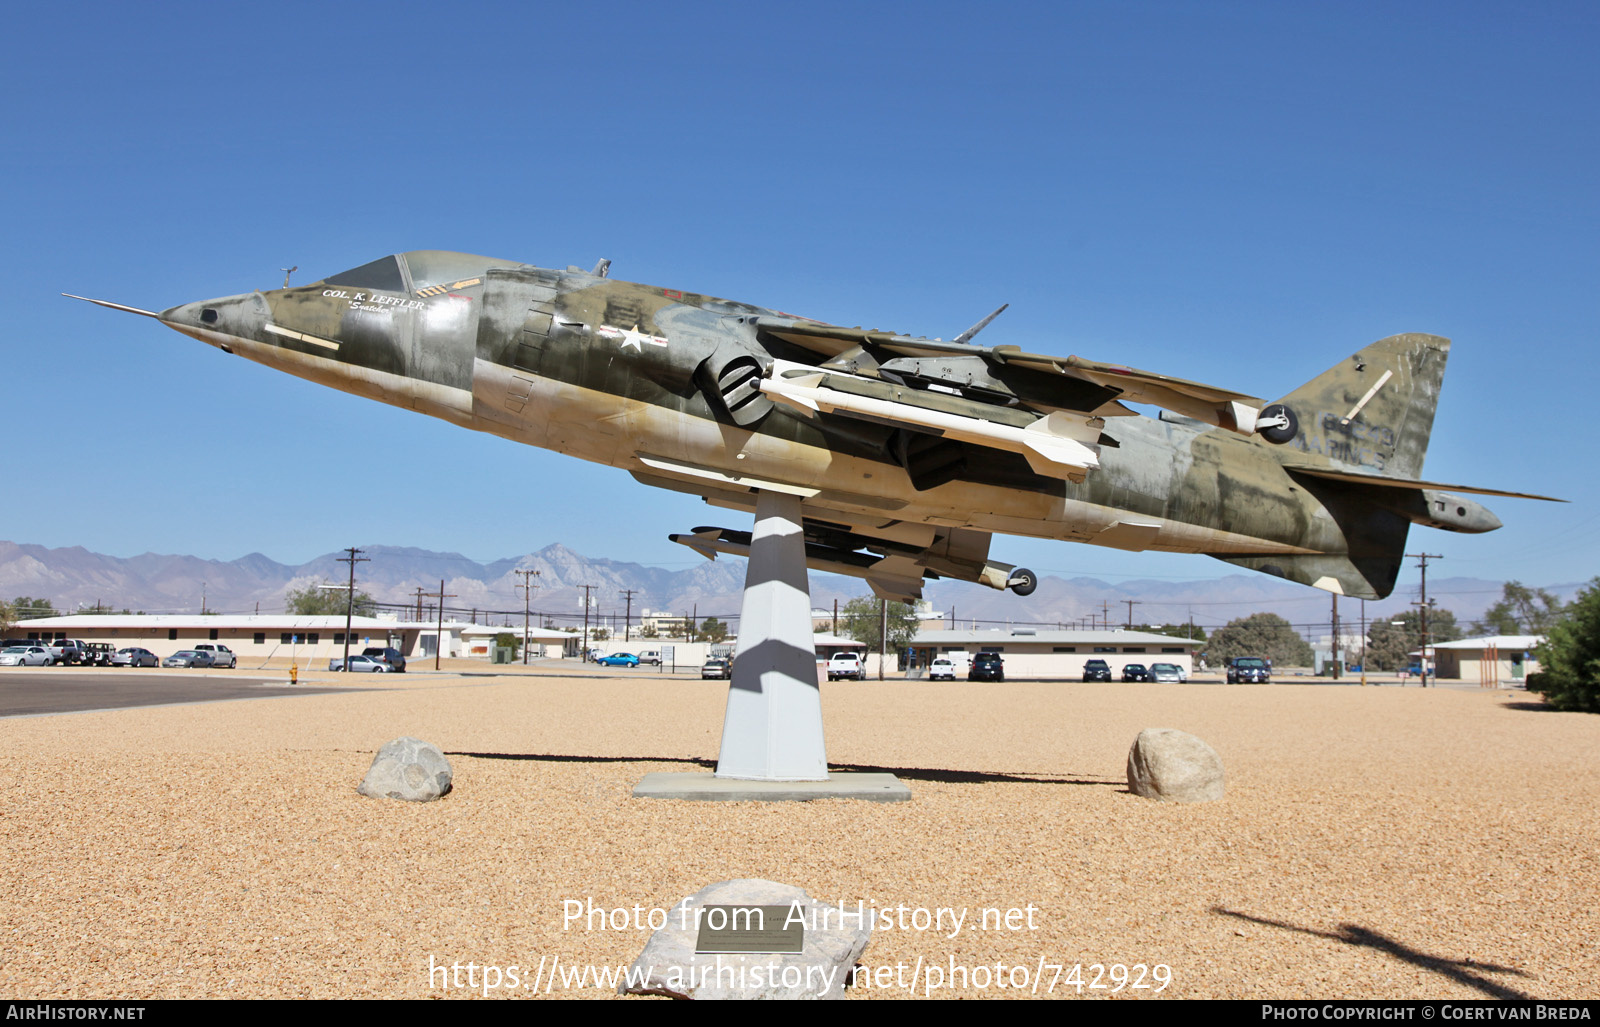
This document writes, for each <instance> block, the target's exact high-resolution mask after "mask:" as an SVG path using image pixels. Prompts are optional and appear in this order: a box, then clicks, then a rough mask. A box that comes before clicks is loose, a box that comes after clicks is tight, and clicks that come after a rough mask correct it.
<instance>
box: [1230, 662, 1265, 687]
mask: <svg viewBox="0 0 1600 1027" xmlns="http://www.w3.org/2000/svg"><path fill="white" fill-rule="evenodd" d="M1271 681H1272V668H1271V667H1269V666H1267V661H1266V660H1263V659H1262V658H1261V657H1259V656H1236V657H1234V658H1233V659H1231V660H1229V661H1228V684H1230V685H1237V684H1243V683H1245V682H1249V683H1251V684H1257V685H1265V684H1270V683H1271Z"/></svg>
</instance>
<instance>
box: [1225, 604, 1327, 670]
mask: <svg viewBox="0 0 1600 1027" xmlns="http://www.w3.org/2000/svg"><path fill="white" fill-rule="evenodd" d="M1206 656H1207V657H1208V658H1210V660H1211V662H1213V663H1221V662H1222V661H1223V660H1228V659H1232V658H1234V657H1236V656H1259V657H1261V658H1262V659H1264V660H1269V661H1271V663H1272V665H1273V666H1275V667H1309V666H1311V646H1310V645H1309V644H1307V642H1306V640H1305V639H1303V638H1301V637H1300V634H1299V632H1297V631H1295V629H1294V625H1292V624H1290V623H1289V622H1288V621H1286V620H1284V619H1283V618H1282V617H1280V616H1278V615H1277V614H1275V613H1252V614H1251V615H1250V616H1248V617H1241V618H1240V619H1238V620H1234V621H1229V622H1228V623H1227V624H1226V625H1225V626H1223V627H1220V628H1218V629H1217V630H1216V631H1215V632H1214V633H1212V635H1211V641H1210V643H1209V644H1208V645H1207V646H1206Z"/></svg>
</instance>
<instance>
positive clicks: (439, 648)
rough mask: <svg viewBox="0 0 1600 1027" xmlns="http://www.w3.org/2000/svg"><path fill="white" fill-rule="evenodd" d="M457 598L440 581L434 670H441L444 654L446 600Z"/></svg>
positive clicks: (440, 580) (434, 637) (442, 580)
mask: <svg viewBox="0 0 1600 1027" xmlns="http://www.w3.org/2000/svg"><path fill="white" fill-rule="evenodd" d="M455 597H456V594H455V593H454V592H451V593H450V594H449V595H445V592H444V579H443V578H440V579H439V629H438V634H436V635H434V636H433V669H434V670H438V669H439V654H440V653H442V652H444V601H445V600H446V599H454V598H455ZM344 637H345V638H349V637H350V636H349V635H346V636H344Z"/></svg>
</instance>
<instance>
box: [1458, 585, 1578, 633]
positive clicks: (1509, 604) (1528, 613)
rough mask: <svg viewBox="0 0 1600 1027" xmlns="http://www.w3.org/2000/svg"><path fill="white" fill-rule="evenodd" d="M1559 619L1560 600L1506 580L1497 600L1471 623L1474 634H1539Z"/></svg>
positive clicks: (1547, 592) (1544, 592)
mask: <svg viewBox="0 0 1600 1027" xmlns="http://www.w3.org/2000/svg"><path fill="white" fill-rule="evenodd" d="M1560 616H1561V600H1559V599H1557V598H1556V597H1555V594H1554V593H1552V592H1549V591H1546V590H1545V589H1542V588H1529V587H1528V586H1526V585H1524V584H1523V583H1522V582H1520V581H1508V582H1506V583H1505V585H1504V586H1502V587H1501V589H1500V601H1499V602H1498V603H1495V604H1494V605H1493V606H1491V607H1489V608H1488V609H1487V610H1485V611H1484V613H1483V619H1482V620H1480V621H1474V622H1473V624H1472V633H1473V634H1475V635H1543V634H1546V633H1547V632H1548V631H1549V630H1550V626H1551V625H1552V624H1554V623H1555V622H1556V619H1557V618H1558V617H1560Z"/></svg>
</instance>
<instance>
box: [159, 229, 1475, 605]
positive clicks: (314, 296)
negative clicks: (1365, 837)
mask: <svg viewBox="0 0 1600 1027" xmlns="http://www.w3.org/2000/svg"><path fill="white" fill-rule="evenodd" d="M159 316H160V318H161V319H162V320H163V321H164V322H165V323H167V324H168V325H170V326H171V327H173V328H176V329H178V330H179V331H182V332H184V333H186V334H189V335H191V336H194V337H195V338H198V339H200V340H202V341H205V342H207V343H210V344H212V345H215V346H218V347H220V348H222V349H224V350H226V351H228V352H231V353H235V354H238V355H240V356H243V357H246V358H248V359H250V360H254V361H257V362H259V363H263V364H267V365H269V366H272V367H275V368H278V369H280V370H283V371H287V372H289V373H291V374H295V375H298V376H300V377H303V378H308V379H310V380H313V381H316V382H320V383H322V384H325V385H328V386H330V387H333V388H337V389H342V390H344V391H348V392H353V393H357V394H359V395H363V396H367V397H370V398H372V399H376V400H381V401H382V402H385V403H390V404H394V405H396V406H401V407H406V408H408V409H414V410H417V411H420V412H422V413H426V414H430V415H433V416H435V417H441V418H444V419H445V420H448V421H452V422H454V423H456V424H459V425H462V426H463V427H467V428H471V429H474V430H477V431H487V432H492V433H494V434H497V435H500V436H503V437H505V438H508V439H513V440H515V441H518V442H523V443H527V444H528V445H533V446H539V447H543V448H546V449H552V450H556V451H558V452H561V453H566V454H568V455H571V456H576V457H580V458H582V459H585V460H591V461H595V462H598V463H603V464H608V465H611V466H614V467H620V468H623V469H625V470H628V471H630V472H632V473H633V474H634V475H635V476H636V477H638V478H639V479H640V480H641V481H644V482H647V483H649V484H652V485H658V486H664V487H668V488H674V489H678V490H680V491H684V492H689V493H695V494H699V495H703V496H706V497H707V498H708V499H709V500H710V501H711V502H713V503H716V504H719V505H726V506H731V507H740V508H750V507H753V504H754V498H753V496H754V490H756V489H760V488H778V489H781V490H785V491H790V492H794V493H797V494H800V495H803V496H804V497H805V510H806V516H807V517H808V518H811V517H817V518H819V519H821V520H824V521H828V522H831V523H837V524H841V525H848V526H850V527H851V528H852V529H854V530H857V531H860V532H862V533H863V534H864V535H866V536H868V537H875V538H883V539H888V540H895V541H897V542H898V543H900V544H902V545H905V546H916V545H918V544H924V543H926V542H928V541H929V540H931V539H932V538H933V537H934V534H933V533H934V532H936V531H937V530H938V529H970V530H972V531H976V532H984V533H997V534H1014V535H1027V536H1034V537H1039V538H1051V539H1064V540H1071V541H1078V542H1089V543H1095V544H1100V545H1109V546H1113V547H1117V548H1123V549H1130V550H1140V549H1152V550H1164V551H1169V552H1187V553H1206V554H1211V555H1215V556H1218V557H1220V558H1224V559H1231V560H1233V561H1235V562H1239V563H1242V564H1244V565H1246V566H1252V567H1255V568H1256V569H1260V570H1265V571H1267V572H1269V573H1277V574H1280V575H1282V576H1285V577H1291V578H1294V579H1295V580H1304V581H1306V582H1307V583H1314V584H1319V585H1320V586H1322V587H1330V588H1333V589H1334V590H1337V591H1343V592H1346V593H1348V594H1353V595H1376V594H1378V593H1380V592H1381V593H1384V594H1386V593H1387V591H1388V587H1389V586H1391V585H1392V583H1393V580H1394V574H1395V572H1396V570H1397V569H1398V557H1399V553H1398V550H1397V548H1396V546H1395V536H1396V534H1397V533H1398V537H1399V540H1400V543H1401V547H1402V548H1403V542H1404V538H1405V532H1406V529H1407V527H1408V526H1409V524H1410V523H1412V522H1416V521H1419V520H1425V519H1427V518H1428V517H1430V516H1433V515H1431V514H1430V513H1429V512H1428V510H1427V509H1426V508H1425V506H1426V504H1425V503H1423V500H1422V499H1421V498H1419V497H1418V496H1415V495H1413V494H1411V493H1407V494H1405V495H1403V496H1401V497H1400V498H1398V499H1396V498H1394V497H1393V496H1390V495H1388V494H1386V493H1385V491H1384V490H1376V491H1374V490H1370V489H1365V488H1363V487H1362V486H1361V485H1359V484H1354V485H1353V484H1348V483H1339V482H1333V481H1328V480H1324V479H1318V478H1314V477H1306V476H1304V475H1302V474H1298V473H1295V470H1294V466H1295V465H1297V464H1299V465H1304V466H1313V465H1314V466H1317V467H1325V468H1326V467H1332V468H1335V469H1347V470H1355V471H1357V472H1360V473H1379V474H1382V473H1386V465H1389V464H1392V463H1394V462H1395V461H1397V460H1399V461H1401V462H1403V463H1405V464H1406V467H1405V469H1404V473H1406V474H1409V475H1413V476H1414V475H1415V474H1416V473H1417V472H1418V471H1420V467H1421V450H1422V449H1425V447H1426V445H1427V431H1428V425H1429V424H1431V418H1432V402H1433V398H1434V397H1433V396H1432V395H1429V396H1427V397H1426V400H1427V411H1426V415H1427V416H1426V418H1425V422H1426V423H1423V424H1421V425H1420V432H1419V431H1417V430H1415V428H1416V427H1417V426H1413V430H1411V431H1405V430H1401V428H1403V425H1402V426H1401V428H1397V427H1395V426H1394V425H1390V424H1380V423H1368V421H1367V420H1363V419H1361V418H1359V417H1358V418H1356V419H1355V421H1356V425H1355V428H1352V427H1351V425H1350V423H1348V421H1349V419H1345V420H1346V422H1347V423H1344V424H1342V425H1341V424H1340V423H1339V422H1340V420H1341V418H1342V417H1343V415H1344V414H1345V413H1346V412H1347V411H1348V410H1349V409H1350V408H1351V407H1352V405H1353V404H1355V403H1356V402H1357V401H1358V400H1359V399H1360V397H1361V395H1362V394H1363V392H1365V391H1366V390H1367V389H1368V388H1370V386H1369V384H1368V379H1367V378H1366V377H1363V376H1364V375H1366V369H1365V367H1364V366H1363V367H1361V369H1360V370H1359V371H1358V370H1350V371H1349V372H1348V373H1338V374H1336V373H1335V372H1340V368H1335V369H1334V370H1333V371H1330V372H1329V373H1328V375H1324V376H1323V377H1322V378H1319V379H1317V380H1316V381H1315V382H1313V383H1311V384H1310V385H1308V386H1306V387H1305V389H1302V390H1301V392H1300V393H1295V394H1293V396H1292V397H1291V398H1294V397H1298V399H1296V400H1295V403H1296V406H1297V411H1296V413H1297V414H1298V432H1297V433H1296V435H1295V437H1294V439H1293V440H1292V441H1291V443H1290V444H1289V445H1279V446H1275V445H1272V444H1270V443H1268V442H1266V441H1264V440H1263V439H1261V438H1260V437H1257V436H1247V435H1241V434H1237V433H1235V432H1230V431H1226V430H1222V429H1220V428H1214V427H1211V426H1209V425H1205V424H1202V423H1199V422H1196V421H1190V420H1188V419H1186V418H1181V417H1173V416H1171V415H1165V416H1163V417H1162V418H1159V419H1156V418H1149V417H1143V416H1110V417H1108V418H1107V419H1106V420H1105V422H1104V427H1103V428H1102V429H1101V435H1100V438H1099V440H1098V453H1099V466H1098V468H1097V469H1094V470H1092V471H1090V472H1088V473H1087V474H1085V475H1082V476H1081V477H1082V480H1081V481H1073V480H1069V479H1066V478H1061V477H1050V476H1045V475H1041V474H1039V473H1037V472H1036V471H1035V469H1034V468H1033V467H1031V466H1030V464H1029V462H1028V461H1027V460H1025V459H1024V458H1023V457H1022V456H1020V455H1018V454H1017V453H1015V452H1004V451H1000V450H996V449H992V448H985V447H983V446H979V445H973V444H970V443H963V442H952V441H950V440H949V439H947V438H941V437H939V435H938V433H937V432H934V433H928V432H925V431H917V430H913V429H909V428H907V427H906V426H905V425H903V424H897V423H894V422H892V421H884V420H882V419H874V418H872V417H843V416H838V415H833V414H826V413H821V414H819V413H808V412H806V411H803V410H797V409H794V408H792V407H791V406H788V405H785V404H783V403H773V402H772V401H771V399H770V398H768V397H767V396H766V395H765V394H763V393H762V392H761V390H760V389H759V388H758V377H759V375H760V374H762V373H764V372H765V371H766V370H767V369H768V368H769V367H770V365H771V364H772V362H773V361H774V360H782V361H794V362H797V363H800V364H807V365H814V364H818V363H820V362H821V358H820V357H819V355H818V354H817V353H816V352H814V351H811V350H808V349H807V348H805V347H804V346H800V345H796V344H795V343H794V342H792V341H789V339H788V338H786V337H785V336H784V335H783V334H781V333H777V332H774V331H773V330H771V325H773V324H774V323H783V322H785V321H786V320H787V321H788V322H790V323H794V324H799V325H819V324H820V323H819V322H808V321H806V320H805V319H795V318H793V317H792V315H786V314H783V313H781V312H779V311H774V310H767V309H764V308H760V307H754V306H750V305H747V304H742V303H736V302H730V301H727V300H721V299H716V298H714V297H710V296H704V295H699V294H695V293H688V292H679V291H676V290H672V289H664V288H658V287H654V286H647V285H640V284H635V283H630V282H623V281H615V280H611V279H609V278H604V277H598V276H596V275H594V274H591V273H587V272H583V271H580V270H576V269H568V270H566V271H552V270H546V269H541V268H536V267H532V266H529V265H521V264H516V263H514V262H507V261H496V260H492V259H489V258H484V257H473V256H469V255H465V254H452V253H443V252H438V251H418V252H415V253H410V254H403V255H400V256H399V257H398V258H396V257H389V258H383V259H382V260H379V261H375V262H373V263H372V264H368V265H364V266H363V267H361V268H356V269H354V270H352V271H349V272H345V273H344V274H342V275H335V276H333V277H332V278H329V279H326V280H324V281H322V282H318V283H316V284H314V285H308V286H300V287H294V288H286V289H281V290H273V291H270V292H255V293H249V294H245V295H240V296H232V297H226V298H222V299H216V300H207V301H203V302H199V303H191V304H186V305H183V306H179V307H174V308H172V309H170V310H167V311H164V312H162V313H161V314H160V315H159ZM1385 344H1390V345H1389V350H1393V351H1394V360H1392V361H1390V363H1389V365H1387V366H1390V367H1391V368H1393V367H1401V368H1403V369H1406V371H1405V373H1411V374H1413V376H1414V377H1415V378H1416V379H1417V380H1418V381H1419V382H1422V381H1425V380H1431V381H1433V382H1434V386H1433V391H1434V392H1435V393H1436V391H1437V374H1436V373H1435V371H1437V372H1438V373H1442V368H1443V360H1444V354H1445V352H1446V351H1447V348H1448V342H1446V341H1445V340H1442V339H1437V338H1435V337H1433V336H1425V335H1417V336H1396V337H1393V338H1392V339H1389V340H1384V342H1383V343H1378V344H1374V347H1368V349H1367V350H1363V351H1362V354H1367V353H1369V352H1370V351H1374V350H1375V348H1376V347H1379V346H1384V345H1385ZM947 348H948V344H947ZM1385 352H1386V353H1387V352H1388V351H1387V350H1386V351H1385ZM1360 357H1361V354H1358V355H1357V357H1356V358H1352V360H1354V361H1355V364H1356V365H1358V366H1359V365H1361V360H1360V359H1359V358H1360ZM975 360H976V358H974V357H965V356H962V355H961V354H960V353H954V354H952V355H949V356H948V357H944V356H939V357H933V358H928V359H924V360H920V361H919V362H918V363H917V365H916V366H915V367H910V366H908V365H905V364H904V362H902V366H900V367H899V370H898V371H896V372H894V373H887V374H885V373H882V372H881V371H880V372H879V373H877V374H873V373H866V374H863V375H860V376H852V375H839V376H838V380H839V382H841V383H842V384H840V385H839V386H838V387H840V388H843V389H847V390H848V389H855V390H858V391H860V392H862V393H863V394H867V393H871V394H872V395H874V396H880V397H881V398H883V399H884V400H885V401H886V402H890V401H906V400H910V401H914V402H915V403H917V404H920V405H921V406H922V407H925V408H928V409H944V408H949V409H950V410H952V411H956V412H958V413H964V412H970V411H971V410H972V409H973V406H974V402H981V404H982V406H981V410H982V415H983V418H986V419H988V420H990V421H992V422H994V423H996V424H1000V425H1011V426H1015V427H1018V428H1021V427H1023V426H1025V425H1027V424H1028V423H1029V422H1030V421H1032V420H1034V419H1036V418H1038V417H1039V416H1040V415H1039V413H1038V412H1037V410H1038V407H1037V404H1035V406H1034V407H1033V408H1032V409H1029V408H1027V406H1026V404H1024V403H1021V402H1019V401H1018V399H1017V396H1016V395H1008V394H1007V392H1008V390H1012V389H1013V386H1014V385H1015V383H1014V382H1012V380H1011V379H1005V380H1001V379H1000V377H999V376H998V372H996V373H995V374H994V375H990V374H989V373H988V372H986V371H985V370H984V366H983V365H982V363H981V362H977V363H974V361H975ZM1434 364H1437V368H1436V369H1435V368H1434V366H1433V365H1434ZM924 365H927V366H924ZM934 365H937V366H934ZM1392 373H1393V372H1392V370H1391V375H1392ZM1324 379H1327V380H1326V381H1324ZM1388 380H1389V379H1387V378H1386V379H1385V382H1387V381H1388ZM930 382H931V383H933V388H931V389H930V388H929V387H928V386H929V383H930ZM730 383H732V384H730ZM1318 383H1321V384H1320V385H1319V384H1318ZM1024 385H1025V386H1026V388H1034V386H1032V385H1028V384H1027V383H1024ZM1313 386H1315V387H1316V388H1313ZM1055 387H1056V388H1058V389H1059V390H1060V398H1059V405H1060V406H1061V407H1062V408H1066V409H1072V410H1082V411H1093V410H1095V409H1096V408H1102V407H1104V406H1105V405H1106V404H1112V403H1113V402H1114V400H1115V398H1116V392H1115V390H1114V389H1106V388H1102V387H1100V386H1097V385H1093V384H1090V383H1087V382H1082V381H1077V380H1070V379H1069V380H1064V381H1061V382H1060V383H1059V385H1057V386H1055ZM1408 388H1411V386H1408ZM1307 390H1310V391H1309V392H1308V391H1307ZM1015 391H1016V392H1018V393H1022V392H1023V391H1024V389H1022V388H1020V387H1019V388H1017V389H1016V390H1015ZM1414 391H1415V389H1414V388H1413V389H1411V391H1409V392H1407V393H1406V396H1407V397H1410V396H1411V395H1412V392H1414ZM735 392H738V393H739V394H738V395H734V393H735ZM1389 392H1390V394H1391V395H1396V396H1397V395H1398V394H1399V390H1398V384H1397V385H1396V386H1395V387H1393V388H1390V389H1389ZM1302 393H1304V395H1302ZM1023 398H1024V399H1028V398H1029V397H1028V396H1027V395H1024V396H1023ZM1385 398H1386V397H1384V396H1382V395H1380V396H1379V399H1380V400H1383V399H1385ZM1370 399H1371V397H1370V396H1369V400H1370ZM1053 402H1054V400H1053ZM1415 402H1416V401H1414V400H1413V399H1407V400H1406V403H1407V404H1411V405H1414V404H1415ZM1378 405H1379V404H1378V403H1374V404H1373V409H1374V410H1376V408H1377V406H1378ZM1405 409H1410V406H1405ZM1124 412H1125V411H1124ZM1403 413H1404V410H1402V414H1403ZM1402 420H1403V417H1402ZM1357 433H1359V435H1360V437H1359V438H1357V437H1356V434H1357ZM1419 447H1420V448H1419ZM1388 491H1390V492H1392V491H1393V490H1388ZM1463 502H1464V503H1465V502H1467V501H1463ZM1419 504H1420V507H1421V509H1420V512H1419ZM1459 509H1460V510H1461V511H1462V513H1461V515H1460V516H1458V517H1454V520H1455V521H1456V522H1457V523H1450V520H1451V518H1450V517H1446V518H1444V519H1443V522H1440V521H1439V520H1438V519H1437V518H1436V519H1435V520H1432V521H1429V523H1435V524H1436V526H1441V527H1453V528H1455V529H1456V530H1487V529H1488V528H1492V527H1493V526H1495V524H1497V523H1498V522H1495V523H1489V522H1488V521H1483V520H1482V519H1481V517H1480V514H1479V511H1482V508H1481V507H1477V506H1476V504H1470V503H1469V504H1468V505H1466V506H1462V507H1459ZM1482 515H1487V511H1482ZM1452 516H1454V515H1453V514H1452ZM1487 516H1488V517H1489V520H1490V521H1492V515H1487ZM1319 579H1321V580H1319Z"/></svg>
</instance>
